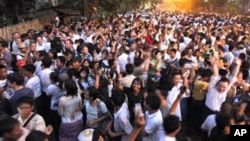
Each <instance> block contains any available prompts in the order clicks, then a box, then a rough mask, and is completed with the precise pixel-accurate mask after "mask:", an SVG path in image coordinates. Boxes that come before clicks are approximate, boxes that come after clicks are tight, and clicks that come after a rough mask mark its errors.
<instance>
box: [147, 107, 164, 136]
mask: <svg viewBox="0 0 250 141" xmlns="http://www.w3.org/2000/svg"><path fill="white" fill-rule="evenodd" d="M145 116H146V125H145V127H144V130H145V132H146V134H147V135H146V136H145V137H143V141H158V140H160V138H161V137H162V136H165V133H164V129H163V125H162V124H163V118H162V114H161V111H160V110H158V111H157V112H155V113H153V114H149V112H148V111H146V113H145Z"/></svg>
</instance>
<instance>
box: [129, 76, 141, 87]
mask: <svg viewBox="0 0 250 141" xmlns="http://www.w3.org/2000/svg"><path fill="white" fill-rule="evenodd" d="M136 81H137V82H139V83H140V85H141V89H140V90H142V87H143V84H142V80H141V79H140V78H139V77H136V78H134V80H133V81H132V83H131V89H133V84H134V83H135V82H136Z"/></svg>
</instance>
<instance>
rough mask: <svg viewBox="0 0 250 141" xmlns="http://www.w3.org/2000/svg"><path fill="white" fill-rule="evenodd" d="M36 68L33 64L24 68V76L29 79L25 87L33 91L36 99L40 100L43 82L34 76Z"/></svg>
mask: <svg viewBox="0 0 250 141" xmlns="http://www.w3.org/2000/svg"><path fill="white" fill-rule="evenodd" d="M35 70H36V67H35V66H34V65H32V64H27V65H25V66H23V74H24V75H25V76H26V77H28V80H27V82H26V84H25V87H28V88H30V89H32V90H33V92H34V97H35V98H38V97H39V96H41V94H42V92H41V81H40V79H39V77H38V76H36V75H34V72H35Z"/></svg>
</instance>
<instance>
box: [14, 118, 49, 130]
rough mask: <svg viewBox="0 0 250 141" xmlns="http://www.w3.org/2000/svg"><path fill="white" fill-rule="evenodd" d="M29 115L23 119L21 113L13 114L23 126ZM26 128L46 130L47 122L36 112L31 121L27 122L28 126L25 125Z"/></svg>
mask: <svg viewBox="0 0 250 141" xmlns="http://www.w3.org/2000/svg"><path fill="white" fill-rule="evenodd" d="M32 114H33V113H31V114H30V115H29V117H30V116H32ZM29 117H28V118H27V119H26V120H25V121H23V120H22V118H21V116H20V115H19V114H16V115H14V116H13V118H15V119H17V120H18V121H19V123H20V125H21V126H23V125H24V124H25V122H26V121H27V120H28V119H29ZM25 128H26V129H29V130H38V131H42V132H44V130H45V128H46V124H45V121H44V119H43V117H42V116H40V115H39V114H36V115H35V116H34V117H33V118H32V119H31V120H30V121H29V123H28V124H27V126H26V127H25Z"/></svg>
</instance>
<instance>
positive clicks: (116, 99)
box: [111, 90, 126, 106]
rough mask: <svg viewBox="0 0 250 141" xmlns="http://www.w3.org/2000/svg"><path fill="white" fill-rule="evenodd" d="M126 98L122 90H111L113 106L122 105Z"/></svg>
mask: <svg viewBox="0 0 250 141" xmlns="http://www.w3.org/2000/svg"><path fill="white" fill-rule="evenodd" d="M125 99H126V96H125V94H124V92H123V91H122V90H113V91H112V96H111V101H112V102H113V104H114V105H115V106H122V104H123V103H124V101H125Z"/></svg>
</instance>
